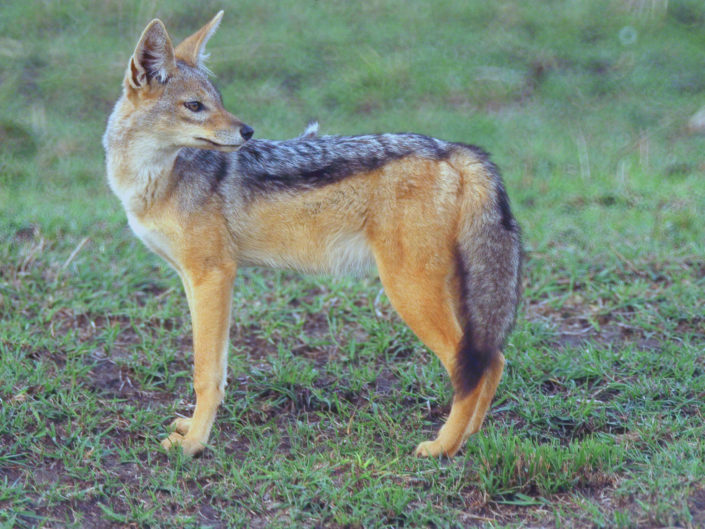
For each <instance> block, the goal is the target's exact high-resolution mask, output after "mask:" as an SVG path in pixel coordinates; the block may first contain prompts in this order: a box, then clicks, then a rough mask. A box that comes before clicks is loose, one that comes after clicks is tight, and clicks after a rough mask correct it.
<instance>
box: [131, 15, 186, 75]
mask: <svg viewBox="0 0 705 529" xmlns="http://www.w3.org/2000/svg"><path fill="white" fill-rule="evenodd" d="M175 69H176V60H175V59H174V47H173V46H172V44H171V39H170V38H169V35H168V34H167V32H166V28H165V27H164V24H163V23H162V21H161V20H159V19H157V18H155V19H154V20H152V21H151V22H150V23H149V24H148V25H147V27H146V28H145V30H144V31H143V32H142V36H141V37H140V40H139V42H138V43H137V47H136V48H135V52H134V53H133V54H132V58H131V59H130V64H129V66H128V67H127V74H126V76H125V81H126V83H127V84H128V85H129V86H131V87H132V88H135V89H138V88H142V87H143V86H146V85H148V84H149V83H150V82H151V81H152V80H153V79H156V80H157V81H158V82H159V83H162V84H164V83H166V81H167V79H168V78H169V75H171V73H172V72H173V71H174V70H175Z"/></svg>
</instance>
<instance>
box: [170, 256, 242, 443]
mask: <svg viewBox="0 0 705 529" xmlns="http://www.w3.org/2000/svg"><path fill="white" fill-rule="evenodd" d="M233 268H234V267H233ZM182 278H183V280H184V284H185V285H184V286H185V289H186V292H187V296H188V299H189V309H190V312H191V320H192V324H193V349H194V384H193V385H194V390H195V393H196V409H195V410H194V413H193V416H192V417H190V418H178V419H176V420H175V421H174V422H173V423H172V425H171V427H172V429H174V430H175V431H174V432H172V433H171V434H170V435H169V436H168V437H167V438H166V439H164V440H163V441H162V446H163V447H164V448H166V449H170V448H172V447H175V446H180V447H181V448H182V450H183V452H184V454H186V455H190V456H192V455H195V454H197V453H199V452H200V451H202V450H203V448H204V447H205V445H206V443H207V442H208V437H209V436H210V431H211V427H212V426H213V421H214V420H215V415H216V412H217V409H218V406H219V405H220V403H221V401H222V400H223V396H224V391H225V377H226V366H227V349H228V332H229V328H230V309H231V304H232V285H233V281H234V279H235V270H234V269H233V270H229V269H213V270H209V271H207V272H204V273H200V274H188V273H184V274H183V275H182Z"/></svg>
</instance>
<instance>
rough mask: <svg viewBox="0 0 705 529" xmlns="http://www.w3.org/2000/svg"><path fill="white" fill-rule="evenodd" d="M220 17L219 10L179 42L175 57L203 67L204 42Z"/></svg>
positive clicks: (213, 31) (211, 34) (205, 55)
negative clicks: (209, 19) (203, 24)
mask: <svg viewBox="0 0 705 529" xmlns="http://www.w3.org/2000/svg"><path fill="white" fill-rule="evenodd" d="M222 18H223V11H220V12H219V13H218V14H217V15H215V16H214V17H213V18H212V19H211V21H210V22H208V24H206V25H205V26H203V27H202V28H201V29H199V30H198V31H197V32H196V33H194V34H193V35H191V36H190V37H188V38H187V39H185V40H184V41H183V42H182V43H181V44H179V45H178V46H177V47H176V50H175V53H176V57H177V58H178V59H181V60H182V61H184V62H185V63H186V64H189V65H191V66H195V67H197V68H201V67H203V61H205V60H206V59H207V58H208V54H206V43H207V42H208V39H210V38H211V37H212V36H213V34H214V33H215V30H216V29H218V26H219V25H220V21H221V19H222Z"/></svg>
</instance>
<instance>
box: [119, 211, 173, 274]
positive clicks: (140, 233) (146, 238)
mask: <svg viewBox="0 0 705 529" xmlns="http://www.w3.org/2000/svg"><path fill="white" fill-rule="evenodd" d="M127 222H128V224H129V225H130V228H131V229H132V231H133V233H134V234H135V235H137V237H138V238H139V239H140V240H141V241H142V242H143V243H144V245H145V246H146V247H147V248H149V249H150V250H152V251H153V252H154V253H156V254H157V255H158V256H160V257H161V258H162V259H164V260H165V261H166V262H167V263H169V264H170V265H171V266H172V267H173V268H175V269H176V270H179V268H180V267H179V265H178V259H177V258H176V252H175V245H174V241H173V237H169V236H168V234H167V233H166V232H165V230H164V229H162V228H160V227H159V226H156V225H154V224H152V223H151V222H146V221H144V220H143V219H140V218H139V217H137V216H135V215H132V214H130V213H128V215H127Z"/></svg>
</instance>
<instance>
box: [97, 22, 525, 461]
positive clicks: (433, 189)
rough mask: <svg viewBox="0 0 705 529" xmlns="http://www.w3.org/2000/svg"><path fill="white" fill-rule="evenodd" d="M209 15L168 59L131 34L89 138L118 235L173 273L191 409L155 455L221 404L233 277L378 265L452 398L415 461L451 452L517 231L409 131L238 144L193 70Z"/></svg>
mask: <svg viewBox="0 0 705 529" xmlns="http://www.w3.org/2000/svg"><path fill="white" fill-rule="evenodd" d="M221 17H222V12H220V13H218V14H217V15H216V16H215V18H213V20H211V21H210V22H209V23H208V24H206V26H204V27H203V28H202V29H201V30H199V31H198V32H197V33H195V34H193V35H191V36H190V37H188V38H187V39H186V40H184V41H183V42H182V43H181V44H179V45H178V46H177V47H176V48H174V47H173V46H172V43H171V40H170V38H169V36H168V34H167V32H166V29H165V28H164V25H163V24H162V22H160V21H159V20H153V21H152V22H151V23H150V24H149V25H148V26H147V28H146V29H145V30H144V33H143V34H142V36H141V38H140V40H139V43H138V44H137V47H136V49H135V51H134V54H133V55H132V57H131V59H130V61H129V64H128V67H127V71H126V74H125V80H124V86H123V93H122V96H121V97H120V99H119V100H118V102H117V104H116V105H115V108H114V110H113V112H112V115H111V116H110V119H109V121H108V126H107V130H106V132H105V135H104V137H103V145H104V147H105V152H106V158H107V161H106V163H107V174H108V182H109V184H110V187H111V188H112V190H113V191H114V192H115V194H116V195H117V196H118V197H119V198H120V200H121V201H122V204H123V206H124V208H125V211H126V213H127V218H128V221H129V224H130V226H131V227H132V229H133V230H134V232H135V233H136V234H137V236H138V237H139V238H140V239H142V241H143V242H144V243H145V244H146V245H147V246H148V247H149V248H151V249H152V250H153V251H154V252H156V253H157V254H159V255H160V256H161V257H163V258H164V259H166V261H167V262H169V264H171V265H172V266H173V267H174V268H175V269H176V271H177V272H178V273H179V275H180V276H181V279H182V281H183V284H184V288H185V290H186V296H187V298H188V305H189V309H190V312H191V318H192V321H193V345H194V364H195V367H194V388H195V393H196V408H195V411H194V413H193V416H192V417H191V418H190V419H177V420H176V421H174V423H173V428H174V432H173V433H172V434H171V435H169V437H167V438H166V439H164V441H162V444H163V446H165V447H166V448H170V447H172V446H181V448H182V449H183V451H184V452H185V453H186V454H195V453H197V452H199V451H201V450H202V449H203V447H204V444H205V443H206V442H207V441H208V436H209V433H210V430H211V426H212V425H213V420H214V419H215V415H216V410H217V408H218V405H219V404H220V402H221V401H222V399H223V395H224V390H225V381H226V374H225V373H226V364H227V348H228V328H229V325H230V306H231V295H232V286H233V281H234V279H235V272H236V270H237V268H238V266H248V265H266V266H274V267H286V268H292V269H296V270H301V271H306V272H336V273H346V272H356V271H363V270H366V269H368V268H371V267H375V266H376V268H377V271H378V273H379V277H380V279H381V281H382V285H383V286H384V289H385V291H386V294H387V296H388V297H389V300H390V302H391V303H392V305H393V306H394V308H395V309H396V310H397V311H398V313H399V314H400V316H401V317H402V318H403V319H404V321H405V322H406V323H407V324H408V325H409V327H411V329H412V330H413V331H414V332H415V333H416V335H417V336H418V337H419V338H420V339H421V341H422V342H423V343H424V344H426V346H428V348H429V349H431V350H432V351H433V352H434V353H436V355H437V356H438V358H439V359H440V361H441V363H442V364H443V366H444V367H445V368H446V370H447V371H448V373H449V375H450V378H451V380H452V383H453V388H454V391H455V394H454V397H453V405H452V408H451V411H450V416H449V417H448V420H447V422H446V423H445V425H444V426H443V427H442V428H441V430H440V432H439V433H438V437H437V438H436V439H435V440H433V441H427V442H423V443H421V444H420V445H419V446H418V448H417V449H416V454H418V455H421V456H438V455H447V456H451V455H453V454H455V453H456V452H457V451H458V449H459V448H460V447H461V446H462V445H463V442H464V441H465V439H467V437H468V436H469V435H471V434H473V433H474V432H476V431H477V430H478V429H479V428H480V426H481V425H482V421H483V419H484V417H485V414H486V412H487V409H488V407H489V405H490V401H491V400H492V397H493V396H494V393H495V390H496V388H497V385H498V383H499V380H500V378H501V375H502V370H503V367H504V357H503V356H502V353H501V349H502V346H503V342H504V339H505V337H506V336H507V334H508V332H509V331H510V329H511V327H512V324H513V321H514V316H515V312H516V307H517V303H518V300H519V284H520V278H519V274H520V257H521V248H520V241H519V228H518V226H517V224H516V222H515V220H514V218H513V217H512V214H511V212H510V209H509V201H508V199H507V195H506V192H505V190H504V187H503V184H502V180H501V178H500V176H499V174H498V172H497V170H496V168H495V166H494V165H493V164H492V163H491V162H490V161H489V159H488V157H487V155H486V154H485V153H484V152H483V151H481V150H480V149H478V148H476V147H472V146H469V145H464V144H460V143H450V142H445V141H442V140H438V139H435V138H430V137H426V136H421V135H418V134H381V135H366V136H352V137H339V136H316V134H315V131H314V132H308V133H305V134H304V135H303V136H301V137H299V138H296V139H293V140H288V141H268V140H251V139H250V138H251V137H252V134H253V130H252V129H251V128H250V127H249V126H247V125H245V124H244V123H242V122H241V121H240V120H239V119H237V118H236V117H235V116H233V115H232V114H230V113H229V112H227V111H226V110H225V108H224V107H223V101H222V98H221V95H220V93H219V92H218V91H217V90H216V88H215V87H214V86H213V85H212V84H211V82H210V81H209V80H208V74H207V70H206V69H205V67H204V66H203V59H204V47H205V44H206V42H207V41H208V39H209V38H210V37H211V36H212V35H213V33H214V32H215V30H216V28H217V26H218V24H219V23H220V20H221Z"/></svg>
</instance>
